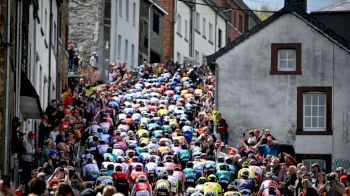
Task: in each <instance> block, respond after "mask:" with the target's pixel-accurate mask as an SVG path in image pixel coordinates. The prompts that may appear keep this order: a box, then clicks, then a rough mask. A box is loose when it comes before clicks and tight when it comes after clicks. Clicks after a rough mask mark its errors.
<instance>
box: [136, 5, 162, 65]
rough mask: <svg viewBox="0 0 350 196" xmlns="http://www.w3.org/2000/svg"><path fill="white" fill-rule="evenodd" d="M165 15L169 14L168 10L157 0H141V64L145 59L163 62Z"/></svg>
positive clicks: (139, 59)
mask: <svg viewBox="0 0 350 196" xmlns="http://www.w3.org/2000/svg"><path fill="white" fill-rule="evenodd" d="M165 15H168V12H167V11H166V10H165V9H163V8H162V7H161V6H160V5H159V4H158V3H157V2H156V1H153V0H140V19H139V56H138V63H139V64H142V63H143V61H144V60H146V61H148V62H150V63H159V62H161V59H162V54H163V46H164V43H163V34H164V31H165V29H164V27H163V24H164V23H163V21H164V16H165Z"/></svg>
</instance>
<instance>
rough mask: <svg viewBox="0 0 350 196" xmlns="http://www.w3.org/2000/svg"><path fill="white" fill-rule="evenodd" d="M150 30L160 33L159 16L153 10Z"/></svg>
mask: <svg viewBox="0 0 350 196" xmlns="http://www.w3.org/2000/svg"><path fill="white" fill-rule="evenodd" d="M152 16H153V17H152V19H153V20H152V30H153V32H155V33H157V34H159V33H160V16H159V15H158V14H156V13H155V12H153V15H152Z"/></svg>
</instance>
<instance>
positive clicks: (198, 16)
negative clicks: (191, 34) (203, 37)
mask: <svg viewBox="0 0 350 196" xmlns="http://www.w3.org/2000/svg"><path fill="white" fill-rule="evenodd" d="M195 27H196V28H195V30H196V32H197V33H198V34H201V32H200V30H201V15H200V13H199V12H196V26H195Z"/></svg>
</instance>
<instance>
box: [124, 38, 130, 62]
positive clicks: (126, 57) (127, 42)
mask: <svg viewBox="0 0 350 196" xmlns="http://www.w3.org/2000/svg"><path fill="white" fill-rule="evenodd" d="M128 52H129V41H128V40H127V39H126V40H125V48H124V61H125V62H128Z"/></svg>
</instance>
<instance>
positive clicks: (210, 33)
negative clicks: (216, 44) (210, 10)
mask: <svg viewBox="0 0 350 196" xmlns="http://www.w3.org/2000/svg"><path fill="white" fill-rule="evenodd" d="M213 29H214V26H213V24H211V23H210V22H209V35H208V41H209V43H210V44H212V45H213Z"/></svg>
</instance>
